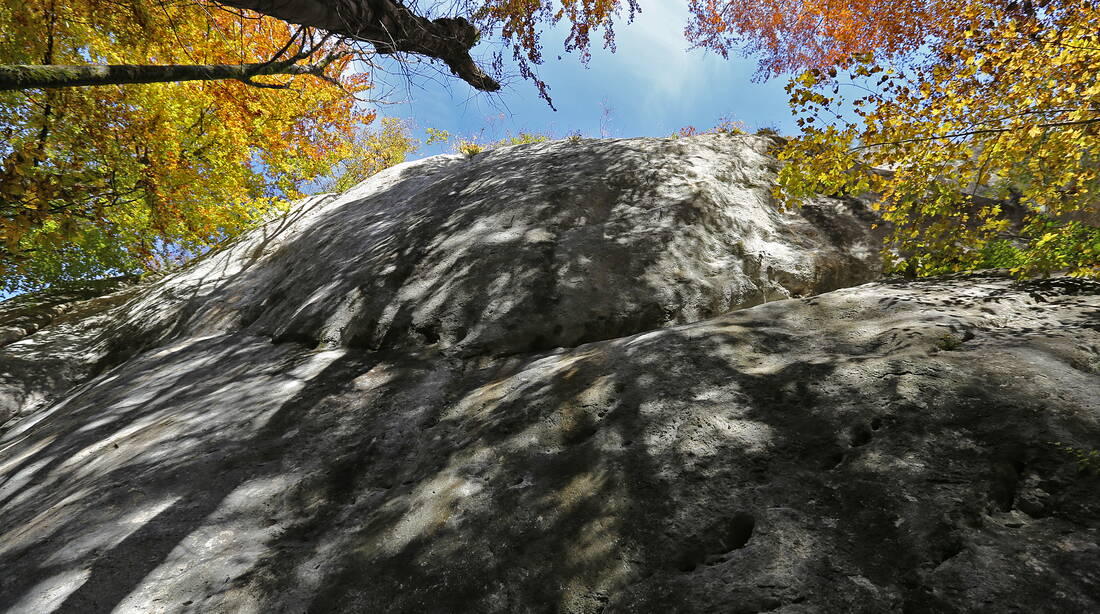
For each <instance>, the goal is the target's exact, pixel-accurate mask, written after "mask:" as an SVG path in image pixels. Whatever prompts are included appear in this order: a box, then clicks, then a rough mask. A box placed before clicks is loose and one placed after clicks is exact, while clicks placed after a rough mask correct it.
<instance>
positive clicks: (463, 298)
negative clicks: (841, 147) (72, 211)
mask: <svg viewBox="0 0 1100 614" xmlns="http://www.w3.org/2000/svg"><path fill="white" fill-rule="evenodd" d="M766 146H767V141H766V139H758V138H752V137H731V136H726V135H708V136H703V137H693V138H686V139H677V140H658V139H639V140H621V141H600V142H592V141H582V142H579V143H572V142H555V143H540V144H535V145H527V146H521V147H517V148H504V149H500V150H496V151H493V152H490V153H486V154H478V155H477V156H474V157H473V158H466V157H461V156H442V157H436V158H429V159H427V160H423V161H419V162H415V163H411V164H408V165H403V166H399V167H395V168H393V169H390V170H388V171H385V172H383V173H381V174H379V175H378V176H376V177H374V178H372V179H371V180H369V181H367V182H365V183H364V184H361V185H360V186H358V187H356V188H354V189H352V190H351V191H349V192H348V193H346V194H343V195H340V196H320V197H315V198H313V199H310V200H308V201H306V202H304V203H301V205H300V206H299V207H298V208H296V209H295V210H294V211H292V212H291V213H290V214H289V215H288V217H286V218H282V219H278V220H273V221H272V222H271V223H270V224H268V225H267V226H265V227H263V228H260V229H259V230H257V231H256V232H255V233H253V234H251V235H249V236H245V237H243V238H241V239H240V240H238V241H237V242H236V243H234V244H233V245H231V246H229V247H227V248H226V249H224V250H222V251H220V252H217V253H214V254H211V255H209V256H207V257H205V258H203V259H202V260H200V261H198V262H196V263H194V264H193V265H191V266H190V267H188V268H185V269H183V270H181V271H179V272H178V273H175V274H174V275H171V276H168V277H166V278H164V279H162V280H159V281H156V282H153V283H149V284H143V285H139V286H136V287H135V288H126V289H123V290H122V292H123V294H117V293H116V294H113V295H108V296H113V297H115V298H112V299H110V300H105V301H101V302H100V303H97V304H96V305H95V306H93V307H94V308H91V307H89V308H88V309H86V310H84V311H80V312H77V311H74V312H73V313H81V314H83V315H82V316H81V317H79V318H76V319H69V320H66V319H62V320H58V321H54V322H46V323H45V324H43V325H41V326H38V328H36V329H35V330H33V331H29V332H25V334H24V336H22V337H20V338H19V339H17V340H14V341H12V342H11V343H9V344H8V345H7V346H5V347H3V348H0V361H2V362H0V394H6V395H9V396H8V397H5V398H8V399H9V401H8V403H9V404H8V405H5V406H3V407H4V408H9V409H6V411H9V412H10V413H11V415H12V416H14V417H13V418H12V419H10V420H9V421H8V422H6V423H5V424H4V426H3V430H0V565H2V566H3V568H4V569H5V570H7V571H8V573H6V574H4V575H3V577H0V609H3V608H6V609H7V611H11V612H33V613H40V612H110V611H120V612H146V611H158V612H225V613H230V612H233V613H236V612H499V613H511V612H525V611H530V612H544V611H545V612H569V613H578V614H579V613H584V614H595V613H597V612H602V613H610V612H746V613H748V612H764V611H777V612H779V611H782V612H847V611H852V612H890V611H911V612H985V611H1000V610H1002V609H1003V608H1002V607H1001V606H1002V605H1004V604H1011V607H1012V608H1017V609H1020V610H1032V611H1049V610H1051V609H1054V608H1057V609H1059V610H1063V611H1067V612H1077V611H1093V610H1096V609H1097V608H1100V601H1098V600H1097V597H1096V596H1097V595H1100V577H1098V576H1097V575H1096V570H1097V569H1100V548H1098V547H1097V530H1098V527H1100V502H1098V501H1097V499H1096V497H1095V492H1096V487H1097V485H1098V483H1097V474H1096V471H1097V470H1098V468H1097V467H1089V466H1087V465H1085V466H1083V465H1081V464H1080V463H1079V462H1078V457H1077V456H1075V455H1074V454H1075V452H1074V451H1075V450H1077V451H1080V450H1085V451H1087V450H1094V449H1096V448H1097V447H1100V284H1097V283H1095V282H1089V281H1082V280H1073V279H1063V278H1054V279H1049V280H1040V281H1034V282H1014V281H1012V280H1011V279H1008V278H1006V277H1004V276H1001V275H998V274H994V273H990V274H978V275H971V276H958V277H950V278H940V279H931V280H923V281H899V280H877V281H875V279H876V278H877V277H878V269H877V268H876V267H877V264H876V259H875V254H876V250H877V247H876V245H877V243H876V241H877V239H876V238H875V235H873V234H872V232H871V231H870V224H871V220H872V217H871V214H870V213H869V212H868V210H867V209H866V207H865V205H864V204H863V203H861V202H859V201H855V200H852V201H839V200H829V199H820V201H819V202H816V203H813V204H812V206H810V207H809V208H807V209H804V210H803V211H802V212H786V213H783V212H779V211H777V210H775V209H774V208H773V205H772V203H771V202H770V201H769V200H768V196H767V195H768V190H769V187H770V182H771V180H772V178H773V176H774V175H773V169H772V167H771V166H769V165H771V164H773V162H774V161H773V160H772V159H771V158H770V157H768V155H767V153H766ZM838 288H842V289H838ZM82 300H87V299H82ZM47 359H49V360H53V361H54V362H47ZM36 360H37V361H39V362H35V361H36ZM57 364H61V365H64V373H61V374H60V375H59V376H58V377H56V378H54V379H53V380H51V383H50V384H49V386H45V385H42V386H39V388H34V389H33V391H36V392H34V393H35V394H36V395H38V396H37V397H35V399H34V400H30V401H28V400H26V399H28V398H29V396H28V395H29V394H30V393H29V392H27V391H29V390H32V388H31V386H32V382H30V380H29V379H24V378H28V377H29V376H26V375H21V374H24V373H31V372H32V371H30V370H31V369H40V370H45V369H50V368H55V367H50V366H49V365H57ZM55 370H56V368H55ZM33 385H38V384H33ZM19 386H24V387H23V388H20V387H19ZM13 391H14V392H13ZM19 395H22V396H19ZM1055 442H1058V443H1055Z"/></svg>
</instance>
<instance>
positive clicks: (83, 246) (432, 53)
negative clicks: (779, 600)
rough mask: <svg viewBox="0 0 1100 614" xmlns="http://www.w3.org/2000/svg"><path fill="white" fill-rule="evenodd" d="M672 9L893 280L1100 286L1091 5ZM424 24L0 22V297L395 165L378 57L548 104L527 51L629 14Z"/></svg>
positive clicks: (800, 180) (471, 10)
mask: <svg viewBox="0 0 1100 614" xmlns="http://www.w3.org/2000/svg"><path fill="white" fill-rule="evenodd" d="M685 1H686V2H687V4H688V7H689V9H690V14H691V20H690V21H689V23H687V24H686V27H685V28H684V30H683V33H684V35H685V37H686V39H685V44H690V45H694V46H697V47H702V48H705V49H709V50H712V51H716V52H718V53H720V54H722V55H723V56H728V55H730V54H735V53H742V54H746V55H748V56H750V57H752V58H754V59H755V60H756V61H757V62H758V73H757V74H758V77H759V78H760V79H768V78H784V79H788V80H789V84H788V91H789V93H790V102H791V108H792V111H793V112H794V113H795V114H796V116H797V118H798V125H799V126H800V127H801V130H802V132H801V134H799V135H791V136H792V137H793V138H790V139H787V140H786V144H785V145H784V146H783V147H782V151H781V152H780V155H781V157H782V158H783V159H784V160H785V161H786V162H787V164H786V166H785V167H784V170H783V172H782V173H781V177H780V183H781V185H780V193H779V197H780V198H781V199H784V200H785V201H788V202H790V201H795V200H797V199H799V198H802V197H806V196H809V195H811V194H816V193H826V194H852V193H864V192H869V193H873V194H876V195H878V196H879V199H880V207H881V211H882V215H883V217H884V222H885V223H887V224H889V226H890V228H891V229H892V230H891V236H890V240H889V244H888V246H887V253H886V257H887V261H888V264H889V265H890V266H891V268H892V270H894V271H900V272H905V273H909V274H916V275H927V274H936V273H942V272H947V271H958V270H967V269H973V268H980V267H989V266H1001V267H1009V268H1012V269H1014V270H1015V271H1016V272H1018V273H1019V274H1043V273H1047V272H1050V271H1069V272H1071V273H1073V274H1078V275H1097V274H1100V230H1098V227H1100V213H1098V207H1100V203H1098V201H1097V190H1098V189H1100V185H1098V182H1100V178H1098V171H1097V165H1098V157H1100V138H1097V137H1098V136H1100V135H1098V130H1100V83H1098V77H1097V75H1098V74H1100V10H1098V7H1097V3H1096V2H1093V1H1090V0H1046V1H1040V2H1015V1H1013V2H1008V3H998V4H990V3H985V2H982V1H980V0H937V1H935V2H931V1H926V0H853V1H852V2H845V3H836V2H832V1H831V0H830V1H821V0H757V1H754V2H751V3H747V2H742V1H740V0H685ZM440 8H441V7H427V8H422V7H420V6H419V5H418V4H417V3H415V2H410V3H405V4H402V3H400V2H396V1H394V0H325V1H322V0H286V1H285V2H277V3H271V2H263V1H260V0H226V1H224V2H220V3H218V2H174V1H171V0H71V1H64V2H63V1H61V0H28V1H25V2H24V1H19V2H16V1H15V0H0V31H2V32H4V34H5V35H4V37H2V38H0V135H3V136H2V138H0V287H2V289H4V290H6V291H12V290H24V289H30V288H34V287H39V286H42V285H46V284H50V283H54V282H57V281H61V280H66V279H82V278H90V277H96V276H101V275H105V274H111V273H118V272H134V271H142V270H155V269H159V268H164V267H168V266H172V265H173V264H176V263H179V262H182V261H185V260H186V259H188V258H190V257H192V256H193V255H194V254H197V253H201V252H202V251H204V250H206V249H209V248H210V247H211V246H212V245H215V244H217V243H218V242H219V241H222V240H225V239H226V238H229V237H232V236H235V235H236V234H238V233H240V232H241V231H243V230H244V229H247V228H249V227H251V226H252V225H254V224H256V223H257V222H258V221H259V220H261V219H263V218H264V217H265V216H267V215H270V214H271V213H272V212H273V211H275V210H278V209H279V208H281V207H285V206H286V205H287V203H289V202H290V201H292V200H293V199H295V198H297V197H299V196H301V195H302V194H304V193H306V192H308V191H310V190H311V189H317V188H318V187H319V186H320V187H324V186H329V187H331V186H341V187H342V186H346V185H349V181H351V180H352V179H354V178H359V179H361V178H363V177H365V176H367V175H369V174H370V173H373V172H377V170H380V169H381V168H384V167H385V166H387V165H390V164H393V163H396V162H399V161H401V160H402V159H403V158H404V156H405V155H406V154H407V153H408V152H409V151H411V149H412V147H413V146H414V143H413V141H412V139H411V137H410V136H409V135H408V133H407V131H405V130H404V129H403V128H402V127H401V126H400V125H399V124H395V123H392V122H391V123H389V124H387V125H385V126H383V127H381V128H370V127H368V126H369V125H370V123H371V121H372V120H374V119H375V118H374V113H373V112H371V111H367V110H365V109H367V108H368V107H367V106H365V105H364V104H363V101H364V100H365V99H367V98H369V97H370V96H372V95H374V92H375V90H374V89H373V88H372V85H374V84H375V82H374V77H375V75H374V74H373V71H374V68H373V67H372V62H371V59H372V57H373V56H376V55H379V54H380V55H392V56H396V57H398V58H402V57H409V56H412V57H423V58H427V59H430V60H438V61H440V62H442V64H443V65H444V66H445V67H446V69H447V70H448V71H449V72H450V73H452V74H453V75H454V76H455V77H457V78H459V79H462V80H464V81H466V82H467V83H469V84H470V85H471V86H473V87H474V88H476V89H480V90H483V91H487V92H491V91H494V90H496V89H498V88H499V87H500V85H499V83H500V79H501V73H502V71H503V70H504V69H503V66H504V64H505V62H504V59H503V58H502V57H501V54H508V55H510V56H511V57H512V61H513V62H514V64H515V65H516V66H517V67H518V71H519V73H520V74H521V75H522V76H523V77H525V78H527V79H529V80H530V81H531V82H532V83H533V84H534V86H535V88H536V90H537V91H538V93H539V94H540V95H541V96H543V97H544V98H546V100H547V101H548V102H549V101H550V100H551V97H550V87H551V86H552V85H557V86H559V87H567V85H566V84H547V83H545V82H544V81H543V80H542V79H541V78H540V77H539V74H538V65H539V64H540V63H541V62H542V61H543V59H544V58H543V54H544V39H545V38H546V36H547V32H564V33H565V34H564V36H565V39H564V41H561V42H562V43H563V44H564V48H565V50H566V51H572V52H575V53H577V54H578V55H579V56H580V58H581V60H582V61H586V60H587V59H588V57H589V53H590V50H591V47H592V45H593V44H599V45H603V46H606V47H609V48H611V49H614V42H615V28H616V27H620V26H623V25H624V24H625V26H626V27H629V22H630V21H631V19H632V18H633V16H634V15H636V14H637V13H638V12H639V11H644V10H645V1H644V0H625V1H624V0H560V1H555V0H484V1H464V2H459V3H453V4H450V5H447V7H446V9H445V10H446V12H445V13H439V14H433V11H435V12H438V10H439V9H440ZM560 25H564V26H565V27H564V28H556V27H557V26H560ZM669 27H678V26H675V25H670V26H669ZM555 28H556V29H555ZM490 41H495V45H496V46H495V47H494V46H493V44H494V43H490ZM556 44H557V43H556V42H555V45H556ZM475 47H477V48H478V49H487V50H488V51H484V52H481V55H480V56H478V55H477V54H476V53H475V55H471V52H472V50H474V48H475ZM494 50H495V52H494ZM479 57H480V58H481V59H478V58H479ZM482 60H485V61H482ZM486 66H488V67H489V69H486V68H485V67H486ZM658 68H659V67H655V74H657V75H658V76H657V77H655V78H659V70H657V69H658ZM139 77H140V78H139ZM97 79H98V81H97ZM89 80H90V81H89ZM88 83H101V84H103V85H98V86H94V87H89V86H87V85H86V84H88ZM5 84H6V85H5ZM65 85H70V86H73V87H65ZM76 86H79V87H76ZM698 95H705V93H704V92H700V93H698ZM337 176H343V177H342V178H340V179H337ZM326 178H327V179H326Z"/></svg>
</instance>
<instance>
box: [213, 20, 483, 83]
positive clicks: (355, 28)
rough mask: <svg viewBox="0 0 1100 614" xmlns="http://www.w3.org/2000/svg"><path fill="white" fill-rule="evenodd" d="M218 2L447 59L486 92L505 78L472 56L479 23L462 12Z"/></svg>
mask: <svg viewBox="0 0 1100 614" xmlns="http://www.w3.org/2000/svg"><path fill="white" fill-rule="evenodd" d="M217 2H218V3H220V4H223V5H225V6H230V7H234V8H239V9H247V10H251V11H256V12H257V13H263V14H264V15H270V16H271V17H276V18H278V19H282V20H283V21H289V22H291V23H296V24H299V25H303V26H309V27H314V28H318V29H321V30H326V31H328V32H332V33H333V34H337V35H339V36H344V37H347V38H352V39H355V40H360V41H364V42H368V43H371V44H373V45H374V47H375V49H376V50H377V51H378V52H379V53H399V52H404V53H412V54H416V55H423V56H427V57H430V58H436V59H439V60H443V62H445V63H446V64H447V66H448V67H449V68H450V69H451V72H453V73H454V74H455V75H456V76H458V77H459V78H461V79H462V80H463V81H466V82H467V83H469V84H470V85H472V86H474V87H475V88H477V89H479V90H483V91H487V92H495V91H496V90H499V89H500V84H499V83H497V82H496V81H495V80H493V79H492V78H491V77H489V76H488V75H486V74H485V73H484V72H483V71H482V70H481V68H479V67H478V66H477V64H475V63H474V60H473V58H471V57H470V48H471V47H473V46H474V45H475V44H476V43H477V40H478V37H479V33H478V31H477V28H475V27H474V26H473V25H471V24H470V22H468V21H466V20H465V19H463V18H461V17H457V18H448V17H442V18H439V19H435V20H429V19H428V18H426V17H422V16H420V15H415V14H413V13H412V11H410V10H409V9H408V8H406V7H405V6H403V5H401V4H400V2H399V1H397V0H217Z"/></svg>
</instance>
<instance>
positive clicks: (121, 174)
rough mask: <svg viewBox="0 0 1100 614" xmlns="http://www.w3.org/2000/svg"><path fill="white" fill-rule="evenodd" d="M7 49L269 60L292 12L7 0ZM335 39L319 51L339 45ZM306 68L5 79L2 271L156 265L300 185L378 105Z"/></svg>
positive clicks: (100, 58)
mask: <svg viewBox="0 0 1100 614" xmlns="http://www.w3.org/2000/svg"><path fill="white" fill-rule="evenodd" d="M0 31H2V32H4V33H5V35H4V37H2V38H0V62H2V63H7V64H88V63H102V64H207V63H230V64H232V63H243V62H262V61H265V60H267V59H268V58H270V57H272V56H273V55H274V54H275V53H276V52H277V51H278V50H279V49H280V48H281V46H283V45H284V44H286V43H287V42H288V41H289V40H290V39H291V37H292V34H293V33H294V29H293V28H292V26H290V25H289V24H287V23H285V22H282V21H278V20H275V19H271V18H266V17H261V16H258V15H243V14H238V13H232V12H227V11H224V10H220V9H217V8H215V7H213V6H212V5H204V4H196V3H154V2H143V1H138V0H133V1H128V2H108V1H106V0H66V1H64V2H62V1H60V0H27V1H24V0H20V1H18V2H16V1H14V0H5V1H3V2H0ZM336 45H337V44H336V43H328V44H326V45H324V46H323V47H322V48H321V49H319V50H318V51H317V53H316V54H315V55H316V56H320V55H322V54H329V53H334V52H336V53H338V52H341V51H343V50H342V49H340V48H338V47H337V46H336ZM352 58H353V56H352V55H350V54H343V55H342V57H340V58H339V59H337V60H335V61H333V62H332V63H331V64H329V65H328V66H327V68H326V75H327V76H328V77H330V78H331V79H332V80H333V81H335V82H336V83H338V84H339V85H340V86H339V87H338V86H337V85H335V84H334V83H330V82H328V81H324V80H321V79H318V78H316V77H313V76H308V75H306V76H297V77H293V78H290V77H258V78H257V81H262V82H266V83H269V84H280V85H286V86H288V89H267V88H259V87H250V86H248V85H245V84H244V83H241V82H238V81H206V82H188V83H168V84H151V85H129V86H106V87H94V88H69V89H51V90H27V91H22V92H4V93H0V135H2V137H0V286H3V287H6V288H8V289H9V290H11V289H19V288H26V287H34V286H36V285H40V284H42V283H49V282H53V281H58V280H64V279H69V278H82V277H89V276H95V275H98V274H103V273H106V272H126V271H133V270H147V269H150V268H158V267H163V266H165V265H167V264H170V263H172V262H174V261H180V260H182V259H186V258H187V257H188V256H189V255H191V254H194V253H198V252H201V251H203V250H205V249H206V248H208V247H209V246H210V245H212V244H214V243H216V242H217V241H219V240H221V239H222V238H224V237H226V236H230V235H232V234H234V233H236V232H239V231H240V230H241V229H242V228H245V227H247V226H248V225H250V224H252V223H254V222H255V221H256V220H257V219H259V218H260V217H262V216H263V215H265V214H266V213H267V211H269V210H270V209H271V208H272V207H274V206H278V205H279V204H280V203H283V202H285V201H286V200H287V199H292V198H295V197H297V196H299V195H300V194H301V193H302V189H303V187H304V186H307V185H308V184H309V183H310V182H311V181H314V180H315V179H316V178H318V177H319V176H322V175H324V174H325V173H328V172H330V171H331V170H332V168H333V165H334V164H336V163H337V162H338V161H340V160H341V159H342V158H343V157H344V156H345V155H347V154H348V152H349V151H350V150H349V147H350V146H351V145H350V144H351V143H352V142H353V141H354V136H355V131H356V130H357V127H358V126H360V125H362V124H363V123H365V122H368V121H369V120H370V119H371V116H370V115H369V114H366V113H364V112H362V111H360V110H359V109H358V107H357V105H356V103H355V99H354V96H353V95H354V94H355V93H356V92H361V91H363V90H364V89H365V88H366V87H367V83H366V81H365V77H364V76H363V75H357V74H355V73H354V72H353V71H352V70H351V65H350V62H351V60H352Z"/></svg>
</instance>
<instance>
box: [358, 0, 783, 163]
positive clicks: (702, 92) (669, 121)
mask: <svg viewBox="0 0 1100 614" xmlns="http://www.w3.org/2000/svg"><path fill="white" fill-rule="evenodd" d="M685 4H686V3H682V2H678V1H677V2H669V1H668V0H664V1H661V0H656V1H653V0H651V1H650V2H646V3H644V4H643V6H642V13H640V14H639V15H637V16H636V18H635V20H634V23H631V24H627V23H626V22H625V14H624V15H623V16H622V19H623V21H622V23H620V24H618V26H617V27H616V29H615V30H616V43H617V47H618V50H617V51H616V52H615V53H611V52H609V51H606V50H604V49H602V48H598V49H593V50H592V60H591V61H590V62H589V64H588V67H587V68H585V67H584V66H582V65H581V63H580V59H579V57H578V55H577V54H575V53H574V54H570V53H565V52H564V51H563V50H562V41H564V39H565V34H566V29H565V28H562V27H559V28H557V29H555V30H551V31H548V32H546V34H545V37H544V56H545V58H546V62H545V64H543V65H542V66H541V67H539V74H540V76H541V77H542V79H543V80H544V81H546V82H547V83H548V84H549V85H550V88H551V90H550V95H551V97H552V98H553V101H554V106H555V107H557V109H558V110H557V111H556V112H555V111H553V110H551V109H550V107H549V106H548V105H547V104H546V102H545V101H544V100H541V99H540V98H539V97H538V92H537V90H536V89H535V87H534V85H533V84H531V83H530V82H529V81H524V80H522V79H521V78H519V76H518V71H515V70H514V69H513V72H516V75H517V76H515V78H514V79H511V80H510V82H509V83H507V84H506V85H505V87H504V89H503V90H502V91H501V92H498V93H496V94H484V93H481V92H477V91H475V90H474V89H473V88H471V87H469V86H468V85H466V83H464V82H462V81H460V80H458V79H457V78H453V77H449V76H444V75H443V74H441V73H440V72H439V69H435V70H432V69H427V70H420V71H418V70H417V68H418V67H416V66H412V67H410V71H413V72H420V73H423V76H420V77H417V78H414V79H413V80H412V81H411V82H406V81H404V80H402V79H401V78H399V77H393V78H391V79H390V81H391V85H392V87H393V89H392V92H391V94H390V96H388V98H389V99H390V100H394V101H400V102H398V103H396V104H388V105H385V106H383V107H380V109H379V111H380V114H381V115H383V116H389V117H400V118H402V119H405V120H407V121H409V122H410V123H411V124H412V125H413V126H414V134H415V135H416V136H418V137H420V138H423V129H424V128H426V127H432V128H438V129H442V130H447V131H448V132H450V133H451V134H452V135H455V136H461V137H474V136H478V135H480V136H481V138H480V141H481V142H486V141H492V140H496V139H499V138H502V137H504V136H507V135H508V134H516V133H519V132H522V131H528V132H543V133H545V132H549V133H551V134H553V135H554V136H556V137H564V136H566V135H568V134H570V133H573V132H576V131H580V133H581V134H582V135H584V136H594V137H595V136H615V137H630V136H668V135H669V134H671V133H673V132H675V131H677V130H679V129H680V128H682V127H684V126H688V125H692V126H695V127H696V128H699V129H706V128H710V127H713V126H714V125H716V124H717V123H718V122H719V121H720V120H721V119H722V118H725V117H728V118H731V119H734V120H740V121H742V122H743V123H744V124H745V125H746V127H747V128H748V129H750V130H755V129H757V128H761V127H773V128H777V129H778V130H779V131H780V132H782V133H785V134H790V133H793V132H795V130H794V125H793V122H792V119H791V114H790V110H789V109H788V107H787V96H786V93H785V92H784V91H783V86H784V85H785V83H786V82H785V80H784V79H782V78H780V79H774V80H772V81H769V82H765V83H754V82H753V81H752V76H753V72H754V70H755V62H754V60H753V59H751V58H747V59H746V58H741V57H731V58H730V59H729V60H725V59H723V58H722V57H721V56H719V55H717V54H715V53H713V52H706V51H703V50H700V49H695V50H690V51H689V50H688V43H687V41H686V39H685V38H684V36H683V29H684V26H685V25H686V24H687V20H688V13H687V10H686V7H685V6H684V5H685ZM598 42H599V43H600V44H602V39H601V40H599V41H598ZM490 45H491V43H488V42H486V43H482V45H481V46H479V47H477V48H475V49H474V52H475V55H476V54H477V53H478V52H482V53H486V54H488V53H489V52H491V51H492V48H491V47H490ZM559 53H560V55H561V59H560V60H559V59H558V55H559ZM509 55H510V53H506V56H509ZM444 70H445V69H444ZM440 151H443V149H442V148H439V147H433V148H426V149H424V150H422V151H421V152H420V155H430V154H434V153H439V152H440Z"/></svg>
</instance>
